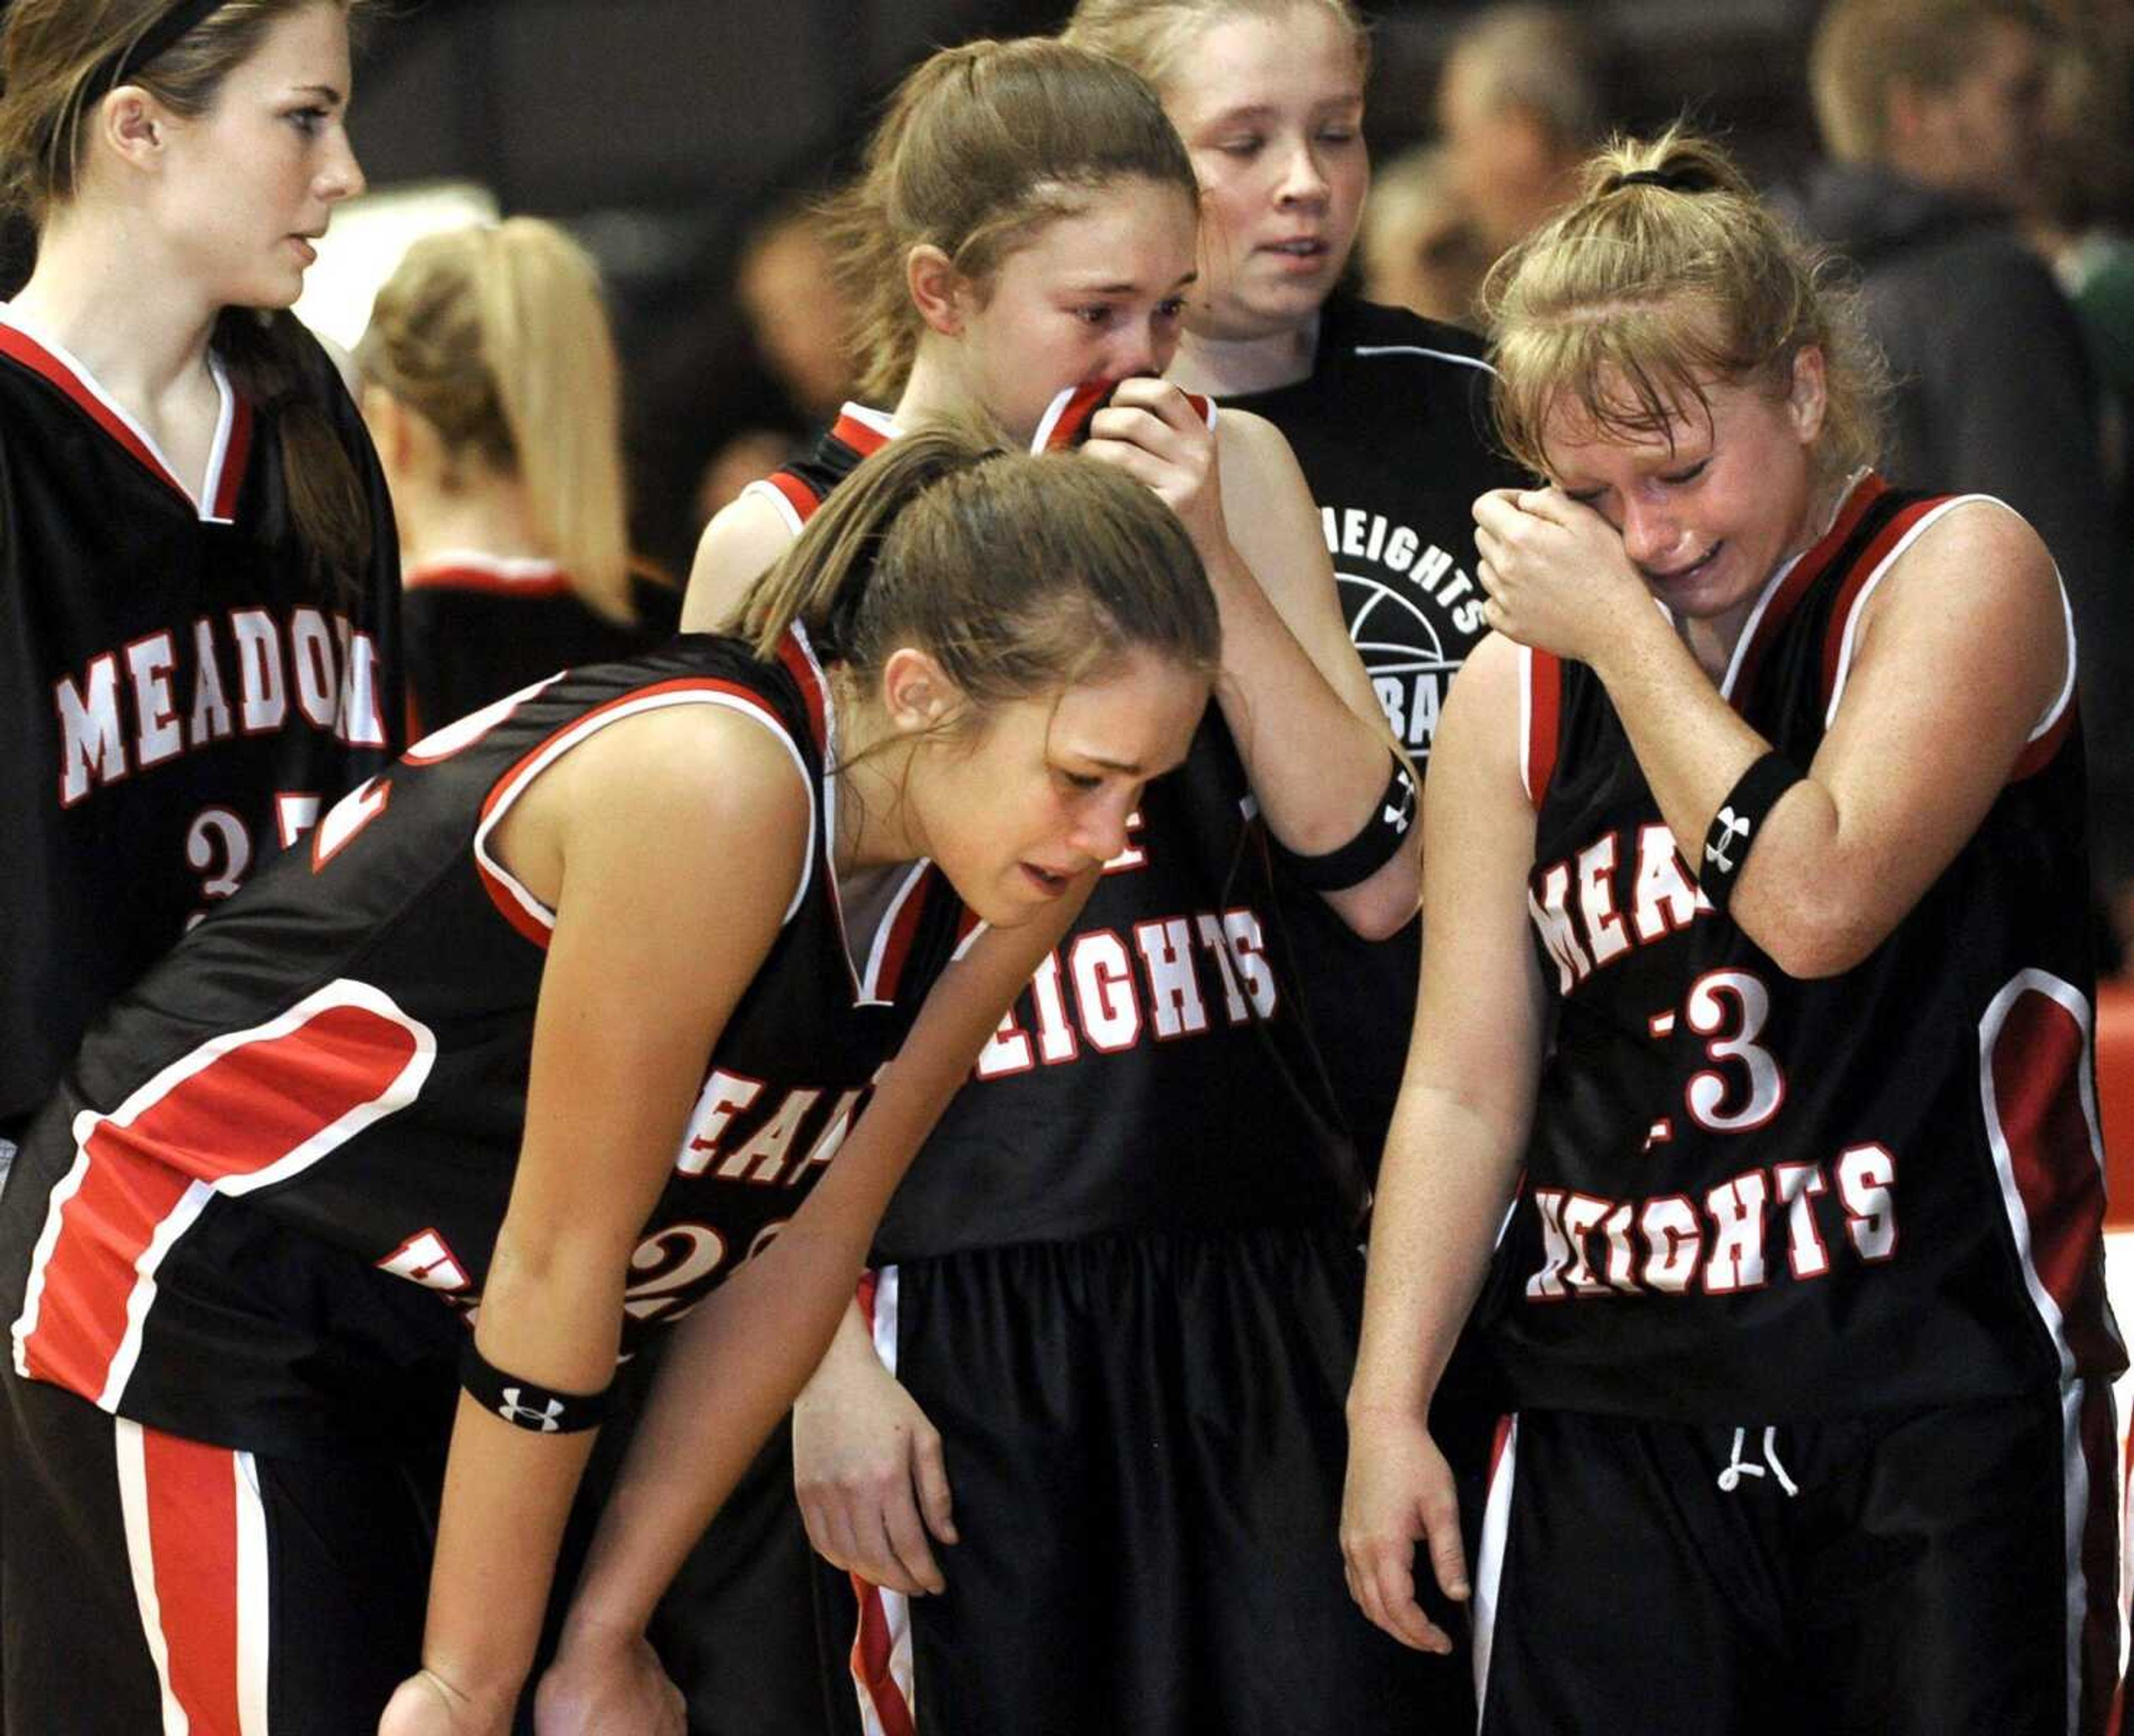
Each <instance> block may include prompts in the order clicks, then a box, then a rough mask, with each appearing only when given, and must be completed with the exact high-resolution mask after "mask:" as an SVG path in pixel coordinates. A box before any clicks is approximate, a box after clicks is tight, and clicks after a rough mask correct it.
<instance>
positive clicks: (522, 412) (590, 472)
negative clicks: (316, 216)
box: [355, 217, 632, 621]
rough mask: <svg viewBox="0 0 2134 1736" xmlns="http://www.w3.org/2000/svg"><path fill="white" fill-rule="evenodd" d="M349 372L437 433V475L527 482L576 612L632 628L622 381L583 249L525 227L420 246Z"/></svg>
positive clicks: (541, 227) (381, 301) (527, 222)
mask: <svg viewBox="0 0 2134 1736" xmlns="http://www.w3.org/2000/svg"><path fill="white" fill-rule="evenodd" d="M355 361H356V365H357V366H358V367H359V368H360V369H362V370H363V374H364V377H365V379H368V380H370V381H372V382H374V383H376V384H378V385H379V386H382V387H384V388H385V390H387V391H388V392H389V393H392V394H393V397H395V398H398V399H399V400H400V401H401V402H402V403H404V404H406V405H408V407H410V408H411V409H413V410H415V411H417V412H419V413H420V414H421V415H422V417H423V418H424V419H425V420H427V422H429V424H430V425H431V427H433V428H435V429H436V430H437V435H438V438H439V439H440V440H441V441H442V443H443V446H444V449H445V453H446V456H447V462H448V463H450V462H451V461H455V460H457V459H458V458H461V457H462V456H468V455H471V456H473V457H475V458H476V459H478V460H479V461H480V462H482V463H484V464H485V465H488V466H490V468H491V469H493V470H496V471H498V472H500V474H502V475H509V476H516V477H518V478H519V480H521V481H523V482H524V484H525V488H526V499H527V505H528V508H529V510H530V511H531V512H532V513H533V514H534V524H535V527H536V528H537V529H538V532H539V533H540V535H541V538H542V541H543V544H544V545H545V547H546V548H547V551H548V553H550V554H551V555H553V557H555V558H556V560H557V561H558V562H559V563H560V564H561V565H562V568H563V570H564V571H565V572H566V573H567V575H568V576H569V577H570V581H571V583H572V587H573V588H574V589H575V590H576V591H577V593H578V595H579V596H580V597H582V599H583V600H585V602H586V604H587V606H589V607H590V608H591V609H593V610H595V611H596V612H597V613H599V614H601V615H605V616H606V617H607V618H608V619H609V620H619V621H627V620H630V619H631V618H632V617H631V610H630V571H629V567H630V547H629V533H628V529H627V528H626V523H625V517H626V515H625V508H624V499H623V470H622V435H621V423H622V405H621V388H620V383H619V374H620V370H619V369H618V366H617V364H616V354H615V339H614V336H613V335H612V334H611V331H610V330H609V327H608V319H607V311H606V306H604V305H603V303H602V301H601V282H600V273H599V271H598V270H597V268H596V267H595V266H594V264H593V262H592V259H591V256H590V255H588V254H587V252H586V251H585V249H584V248H582V247H580V246H579V245H578V244H577V243H576V242H575V241H573V240H572V239H571V238H570V237H569V236H567V235H566V234H564V233H563V232H562V230H561V229H558V228H557V227H556V226H555V225H554V224H550V223H544V222H543V221H542V220H541V219H539V218H537V217H513V218H510V219H507V220H505V222H503V223H500V224H485V225H476V226H472V227H470V228H466V229H451V230H447V231H445V232H443V233H441V234H434V235H426V236H424V237H422V239H420V240H418V241H417V242H416V243H415V244H414V245H413V246H412V247H410V248H408V252H407V254H406V255H405V257H404V258H402V260H401V262H400V264H399V266H398V268H397V269H396V270H395V271H394V272H393V275H392V277H390V278H389V279H388V280H387V282H386V283H385V286H384V287H383V288H382V289H380V290H379V292H378V299H377V301H375V302H374V304H373V305H372V307H371V311H370V324H369V326H368V327H366V328H365V331H364V334H363V337H362V339H361V340H360V342H359V343H358V344H357V345H356V347H355Z"/></svg>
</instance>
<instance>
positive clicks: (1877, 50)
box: [1808, 0, 2057, 162]
mask: <svg viewBox="0 0 2134 1736" xmlns="http://www.w3.org/2000/svg"><path fill="white" fill-rule="evenodd" d="M1996 19H1997V20H2000V21H2002V22H2006V23H2010V24H2015V25H2019V26H2021V27H2022V28H2023V29H2025V30H2029V31H2035V33H2036V34H2037V35H2038V36H2040V37H2042V38H2044V39H2045V40H2047V41H2050V40H2051V39H2052V38H2053V36H2054V35H2055V33H2056V30H2057V26H2056V24H2055V22H2054V18H2053V16H2052V14H2051V13H2050V12H2049V11H2048V10H2047V9H2046V8H2045V7H2044V6H2042V5H2040V4H2039V3H2038V0H1832V4H1831V5H1830V7H1828V8H1827V9H1826V10H1825V12H1823V16H1822V17H1821V18H1819V19H1818V21H1817V22H1816V27H1815V39H1814V41H1813V43H1812V44H1811V45H1810V46H1809V49H1808V91H1809V94H1810V95H1812V96H1813V99H1814V101H1815V118H1816V125H1817V127H1818V129H1819V130H1820V131H1821V132H1822V134H1823V147H1824V149H1826V150H1827V151H1828V152H1830V154H1831V155H1832V157H1837V158H1838V159H1839V160H1840V161H1841V162H1874V161H1876V159H1878V158H1879V157H1881V154H1882V152H1883V149H1884V148H1885V145H1886V143H1887V142H1888V137H1889V127H1890V85H1892V84H1899V83H1902V84H1912V85H1915V86H1917V87H1918V88H1919V89H1922V90H1933V91H1942V90H1947V89H1948V88H1949V87H1950V86H1951V85H1953V84H1955V83H1956V82H1957V81H1958V80H1959V79H1961V78H1962V77H1963V75H1964V73H1965V72H1966V71H1967V70H1969V69H1970V68H1971V67H1972V66H1973V65H1976V64H1977V56H1978V31H1979V27H1981V26H1982V25H1984V24H1987V23H1990V22H1993V21H1995V20H1996Z"/></svg>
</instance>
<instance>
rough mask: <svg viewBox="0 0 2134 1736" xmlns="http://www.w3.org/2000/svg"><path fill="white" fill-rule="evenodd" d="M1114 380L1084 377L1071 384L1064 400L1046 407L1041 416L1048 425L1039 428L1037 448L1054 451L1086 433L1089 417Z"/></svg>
mask: <svg viewBox="0 0 2134 1736" xmlns="http://www.w3.org/2000/svg"><path fill="white" fill-rule="evenodd" d="M1117 383H1118V382H1117V381H1115V380H1084V381H1083V383H1081V384H1080V385H1079V386H1074V387H1071V388H1069V390H1068V392H1067V393H1066V401H1065V403H1061V404H1060V405H1059V407H1058V408H1057V409H1056V410H1047V411H1046V412H1045V419H1046V422H1048V423H1049V424H1050V426H1048V427H1044V428H1042V429H1041V430H1040V444H1039V446H1038V450H1039V451H1041V452H1058V451H1064V450H1065V449H1066V448H1067V447H1069V446H1074V445H1075V444H1077V443H1078V442H1079V441H1081V440H1083V439H1084V437H1085V436H1086V434H1087V431H1088V427H1089V418H1090V417H1093V416H1094V415H1095V414H1096V413H1097V412H1098V411H1099V410H1101V409H1103V407H1104V400H1105V399H1106V398H1109V397H1110V396H1111V395H1112V388H1113V386H1114V385H1116V384H1117Z"/></svg>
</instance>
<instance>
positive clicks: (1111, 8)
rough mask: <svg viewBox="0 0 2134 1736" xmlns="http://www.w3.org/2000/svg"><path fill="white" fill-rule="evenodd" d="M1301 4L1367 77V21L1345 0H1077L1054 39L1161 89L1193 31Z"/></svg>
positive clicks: (1282, 13) (1277, 15)
mask: <svg viewBox="0 0 2134 1736" xmlns="http://www.w3.org/2000/svg"><path fill="white" fill-rule="evenodd" d="M1301 8H1303V9H1310V10H1313V11H1317V12H1325V14H1326V15H1327V16H1328V17H1330V18H1331V19H1333V20H1334V22H1335V24H1336V25H1338V26H1339V27H1340V30H1341V31H1342V33H1343V34H1344V35H1345V36H1347V37H1348V39H1349V46H1351V47H1352V48H1353V49H1354V51H1355V55H1356V74H1357V76H1358V77H1359V78H1368V77H1369V75H1370V71H1371V30H1370V26H1369V24H1367V23H1366V22H1364V15H1363V14H1362V13H1361V12H1358V11H1357V10H1356V8H1355V7H1354V4H1352V3H1351V0H1079V4H1077V5H1076V7H1075V8H1074V14H1073V16H1072V17H1069V19H1068V21H1067V27H1066V28H1065V30H1063V31H1060V41H1063V42H1072V43H1074V44H1076V45H1078V46H1080V47H1084V48H1090V49H1094V50H1095V51H1097V52H1098V54H1103V55H1110V56H1111V57H1112V58H1113V60H1118V61H1121V62H1123V63H1124V64H1125V65H1128V66H1131V67H1132V68H1133V70H1135V71H1136V72H1137V73H1139V74H1140V75H1142V77H1143V78H1145V79H1147V80H1148V81H1149V83H1150V84H1153V85H1155V86H1156V89H1158V90H1162V89H1165V88H1166V86H1167V85H1168V84H1170V82H1171V76H1172V75H1173V74H1175V73H1176V71H1177V70H1178V68H1179V65H1180V57H1181V56H1182V55H1184V53H1185V48H1186V45H1187V42H1188V41H1189V39H1190V37H1192V36H1194V35H1195V33H1196V32H1197V31H1202V30H1205V28H1207V27H1208V26H1209V25H1210V24H1214V23H1216V22H1219V21H1220V20H1222V19H1224V18H1231V17H1248V18H1267V19H1278V18H1281V17H1285V16H1286V15H1287V14H1288V13H1290V12H1296V11H1297V10H1299V9H1301Z"/></svg>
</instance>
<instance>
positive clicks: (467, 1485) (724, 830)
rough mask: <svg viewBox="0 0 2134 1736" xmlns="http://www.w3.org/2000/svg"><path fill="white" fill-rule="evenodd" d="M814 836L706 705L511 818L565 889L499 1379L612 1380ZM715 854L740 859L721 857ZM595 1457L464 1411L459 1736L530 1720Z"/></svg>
mask: <svg viewBox="0 0 2134 1736" xmlns="http://www.w3.org/2000/svg"><path fill="white" fill-rule="evenodd" d="M707 759H709V760H711V761H712V763H714V764H716V766H717V775H716V776H707V774H706V762H707ZM807 828H808V809H807V798H806V794H805V792H804V790H803V789H802V788H800V786H799V783H798V781H797V779H795V778H794V773H793V769H792V767H791V764H790V763H789V760H788V759H787V758H786V756H785V755H784V754H783V753H782V752H781V751H780V750H779V749H778V748H777V746H776V745H775V743H773V742H772V741H771V740H770V738H769V737H768V736H767V735H765V734H764V733H763V732H762V731H760V729H758V728H757V727H756V726H755V725H754V724H752V723H750V722H748V721H745V720H742V719H739V718H735V717H732V716H728V715H725V714H719V713H713V712H712V711H708V710H698V709H697V708H689V710H688V711H675V712H668V713H662V714H659V716H655V717H649V718H643V719H632V720H630V721H625V722H623V723H619V724H616V725H614V726H611V727H610V728H609V729H608V730H606V731H602V732H601V734H600V735H596V736H594V737H593V738H592V739H591V740H590V741H588V742H587V743H586V744H585V745H582V747H580V748H578V749H577V750H573V751H572V753H571V754H569V755H566V756H565V757H564V758H563V759H562V760H561V761H559V762H558V764H556V765H555V766H554V767H553V769H551V770H550V771H548V773H547V774H544V775H543V778H542V779H540V780H539V781H538V782H537V783H536V784H534V787H533V788H532V789H531V790H529V793H528V794H527V796H526V797H525V798H524V800H523V801H522V803H520V805H519V808H518V809H517V810H516V811H514V813H513V814H512V816H511V817H510V819H509V821H507V822H506V826H505V831H504V834H503V837H502V840H501V842H502V846H503V848H504V849H505V853H506V855H507V857H508V859H509V860H510V861H512V863H513V866H514V869H515V870H520V871H521V872H522V875H523V877H524V878H525V879H526V880H527V881H528V883H529V885H534V887H535V888H536V890H540V891H542V892H543V894H544V895H546V894H547V892H548V888H549V887H551V886H553V887H554V889H555V891H554V897H553V903H554V906H555V909H556V913H557V915H556V925H555V930H554V933H553V937H552V938H551V941H550V943H549V948H548V959H547V962H546V963H545V965H544V967H543V972H542V981H541V996H540V1002H539V1006H538V1011H537V1014H536V1017H535V1024H534V1049H533V1058H532V1073H531V1076H530V1080H529V1090H528V1097H527V1113H526V1128H525V1134H524V1143H523V1145H522V1147H521V1150H520V1154H519V1163H518V1166H517V1169H516V1171H515V1174H514V1180H513V1185H512V1194H511V1199H510V1203H509V1208H508V1209H507V1212H506V1214H505V1220H504V1223H503V1225H502V1227H501V1229H500V1232H499V1236H498V1239H497V1245H496V1250H495V1255H494V1256H493V1258H492V1261H491V1262H490V1273H489V1278H488V1282H487V1285H486V1286H485V1291H484V1295H483V1302H482V1309H481V1314H480V1328H479V1330H478V1333H477V1335H476V1342H477V1343H478V1344H479V1345H480V1349H481V1352H482V1354H483V1355H484V1356H485V1357H486V1358H487V1359H488V1360H489V1361H490V1362H491V1363H492V1364H494V1365H495V1366H496V1367H500V1368H503V1369H505V1370H508V1371H509V1372H512V1373H514V1374H517V1375H521V1376H523V1377H525V1378H527V1379H528V1380H530V1381H532V1382H535V1383H536V1384H538V1385H541V1386H548V1387H550V1388H553V1390H556V1391H562V1392H567V1393H571V1392H579V1393H582V1392H594V1391H600V1390H601V1389H602V1388H604V1387H606V1385H607V1384H608V1382H609V1380H610V1379H611V1377H612V1375H613V1373H614V1369H615V1357H616V1347H617V1342H618V1338H619V1335H620V1322H621V1319H622V1304H623V1291H624V1286H625V1282H626V1280H627V1276H628V1270H627V1269H628V1266H629V1260H630V1251H631V1248H632V1247H633V1246H634V1245H635V1240H636V1237H637V1236H638V1235H639V1233H640V1231H641V1230H642V1227H643V1225H644V1222H645V1217H646V1215H647V1214H648V1213H649V1211H650V1210H651V1208H652V1206H653V1203H654V1201H655V1200H656V1199H657V1198H658V1197H659V1191H660V1189H661V1188H662V1187H663V1186H664V1184H665V1181H666V1178H667V1175H668V1173H669V1170H670V1169H671V1168H672V1166H673V1162H674V1152H675V1150H676V1149H677V1147H678V1144H679V1142H680V1139H681V1136H682V1131H683V1126H684V1124H685V1122H686V1121H687V1118H688V1111H689V1106H690V1103H691V1102H692V1101H693V1097H694V1095H695V1091H696V1087H697V1083H698V1080H699V1079H700V1078H701V1077H702V1072H703V1068H704V1063H705V1058H706V1056H707V1054H709V1053H710V1051H711V1049H712V1044H714V1042H715V1041H716V1040H717V1034H718V1032H719V1030H721V1028H722V1026H723V1025H724V1023H725V1021H726V1020H727V1016H728V1015H729V1014H730V1013H731V1010H732V1008H733V1006H734V1004H735V1003H736V1001H737V1000H738V999H739V998H740V996H741V993H742V992H743V991H745V990H746V987H747V986H748V984H749V982H750V981H751V979H752V978H753V977H754V976H755V974H756V969H757V967H758V966H759V965H760V962H761V961H762V959H763V957H764V955H765V953H766V952H768V950H769V948H770V943H771V942H772V940H773V939H774V938H775V936H776V933H777V932H778V927H779V923H780V918H781V916H782V915H783V913H784V911H785V905H786V904H787V902H788V900H789V899H790V897H791V894H792V888H793V886H794V884H796V882H797V880H798V877H799V861H800V857H801V854H802V851H804V847H805V842H806V838H807ZM707 838H716V839H718V840H720V841H721V842H722V846H726V847H724V848H722V850H721V851H718V852H717V853H716V861H726V862H729V863H731V862H747V863H749V864H750V865H751V866H750V868H749V869H748V870H747V871H746V872H745V873H742V872H733V871H728V872H725V873H722V872H720V871H718V870H717V866H716V861H715V860H714V856H713V853H710V852H707V851H705V849H704V848H703V845H704V841H705V840H706V839H707ZM677 864H688V865H689V866H688V872H686V873H683V872H678V871H677V868H676V865H677ZM588 1154H598V1155H599V1156H600V1158H601V1161H600V1162H599V1163H597V1164H591V1163H588V1161H587V1155H588ZM591 1440H592V1436H591V1434H590V1433H587V1434H575V1435H538V1434H534V1433H529V1432H528V1431H527V1430H522V1429H519V1428H516V1427H514V1426H513V1425H510V1424H509V1423H506V1422H504V1421H502V1420H500V1419H499V1418H497V1417H495V1416H494V1415H490V1414H489V1413H488V1412H487V1411H485V1410H484V1409H483V1408H481V1407H480V1406H477V1405H476V1404H475V1403H474V1402H473V1401H471V1400H470V1399H467V1398H465V1397H462V1398H461V1401H460V1408H459V1414H458V1417H457V1420H456V1423H455V1425H454V1429H453V1435H452V1444H451V1457H450V1459H449V1462H448V1465H447V1473H446V1479H445V1492H444V1506H443V1512H442V1520H441V1522H440V1526H439V1529H438V1535H437V1552H436V1558H435V1561H434V1565H433V1567H432V1574H431V1582H430V1598H429V1608H428V1617H427V1623H426V1627H425V1630H424V1636H423V1665H424V1671H423V1678H422V1683H421V1686H422V1688H425V1689H427V1690H442V1691H443V1692H445V1693H446V1695H447V1697H448V1698H449V1699H450V1700H451V1701H452V1703H453V1705H454V1707H455V1711H456V1716H457V1719H458V1721H457V1722H456V1723H455V1724H454V1725H453V1728H454V1729H466V1730H468V1731H473V1732H486V1731H490V1730H492V1729H493V1730H496V1731H502V1730H504V1729H506V1728H507V1727H508V1725H509V1718H510V1714H511V1709H512V1706H513V1705H514V1702H515V1700H516V1699H517V1696H518V1693H519V1686H520V1684H521V1682H522V1681H523V1680H524V1675H525V1672H526V1670H527V1667H528V1666H529V1663H530V1662H531V1661H532V1658H533V1655H534V1644H535V1642H536V1639H537V1638H538V1633H539V1628H540V1623H541V1617H542V1612H543V1607H544V1604H545V1602H546V1598H547V1594H548V1581H549V1578H550V1575H551V1574H552V1573H553V1568H554V1562H555V1551H556V1547H557V1544H558V1539H559V1537H560V1536H561V1533H562V1524H563V1520H564V1517H565V1514H566V1512H567V1509H568V1507H569V1505H570V1502H571V1498H572V1493H573V1492H574V1491H575V1489H576V1488H577V1482H578V1478H579V1475H580V1473H582V1470H583V1468H584V1465H585V1461H586V1459H587V1454H588V1453H589V1451H590V1449H591ZM417 1686H418V1685H417V1684H410V1685H408V1688H403V1693H406V1692H408V1689H409V1688H415V1687H417ZM391 1727H392V1726H391V1724H390V1723H389V1724H388V1728H391Z"/></svg>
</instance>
